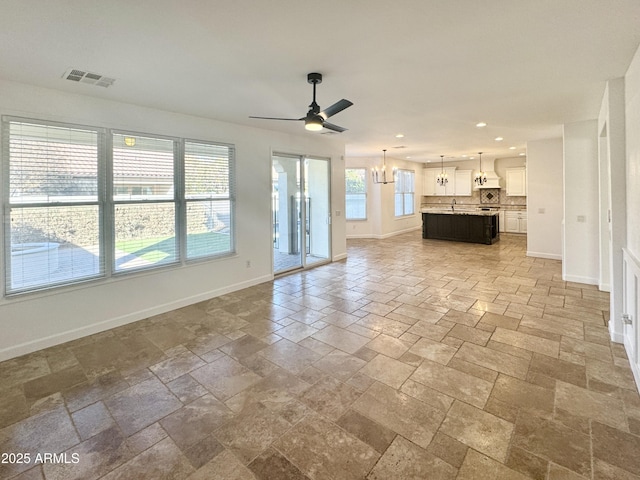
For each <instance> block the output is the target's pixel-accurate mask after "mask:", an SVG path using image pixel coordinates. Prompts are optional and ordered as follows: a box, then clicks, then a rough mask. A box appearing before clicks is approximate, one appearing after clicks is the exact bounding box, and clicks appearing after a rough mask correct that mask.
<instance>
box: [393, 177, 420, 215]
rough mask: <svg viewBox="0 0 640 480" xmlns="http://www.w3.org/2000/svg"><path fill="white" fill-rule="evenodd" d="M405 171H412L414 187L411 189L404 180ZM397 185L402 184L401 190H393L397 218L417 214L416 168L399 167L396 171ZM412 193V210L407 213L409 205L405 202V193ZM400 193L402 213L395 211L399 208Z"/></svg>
mask: <svg viewBox="0 0 640 480" xmlns="http://www.w3.org/2000/svg"><path fill="white" fill-rule="evenodd" d="M405 173H410V174H411V178H412V181H411V185H412V186H413V188H411V189H408V190H407V189H406V185H405V182H404V174H405ZM396 185H399V186H400V191H396V189H395V188H394V192H393V198H394V205H393V207H394V208H393V212H394V216H395V218H402V217H410V216H414V215H415V214H416V205H415V204H416V192H415V186H416V172H415V170H408V169H401V168H399V169H398V170H397V172H396ZM409 194H410V195H411V212H409V213H407V205H406V202H405V195H409ZM398 195H400V198H402V205H401V206H402V213H401V214H399V215H398V214H396V213H395V212H396V211H397V210H398V208H397V207H398V204H397V201H398V197H397V196H398Z"/></svg>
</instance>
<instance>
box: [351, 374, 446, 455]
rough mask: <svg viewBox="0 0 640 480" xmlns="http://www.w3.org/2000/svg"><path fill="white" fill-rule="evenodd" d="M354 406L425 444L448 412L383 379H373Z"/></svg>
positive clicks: (416, 441) (404, 435)
mask: <svg viewBox="0 0 640 480" xmlns="http://www.w3.org/2000/svg"><path fill="white" fill-rule="evenodd" d="M352 408H353V410H355V411H357V412H359V413H361V414H362V415H364V416H366V417H368V418H370V419H371V420H373V421H375V422H377V423H379V424H380V425H382V426H384V427H386V428H388V429H390V430H393V431H394V432H396V433H399V434H400V435H402V436H403V437H405V438H407V439H409V440H411V441H412V442H413V443H415V444H417V445H420V446H421V447H422V448H426V447H427V446H428V445H429V443H431V440H432V438H433V435H434V434H435V432H436V430H437V429H438V427H439V426H440V423H441V422H442V419H443V418H444V416H445V413H444V412H443V411H440V410H438V409H436V408H434V407H431V406H429V405H426V404H424V403H422V402H420V401H418V400H416V399H415V398H413V397H410V396H409V395H406V394H404V393H401V392H398V391H397V390H395V389H393V388H391V387H388V386H386V385H383V384H381V383H374V384H373V385H372V386H371V387H370V388H369V389H368V390H367V391H366V392H365V393H364V394H363V395H362V396H361V397H360V398H359V399H358V400H356V401H355V402H354V404H353V407H352Z"/></svg>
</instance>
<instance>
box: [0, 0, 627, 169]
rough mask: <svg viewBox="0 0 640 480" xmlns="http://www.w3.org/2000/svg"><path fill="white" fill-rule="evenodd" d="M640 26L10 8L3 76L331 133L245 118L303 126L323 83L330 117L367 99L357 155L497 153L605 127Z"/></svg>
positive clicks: (495, 18) (430, 1)
mask: <svg viewBox="0 0 640 480" xmlns="http://www.w3.org/2000/svg"><path fill="white" fill-rule="evenodd" d="M639 26H640V1H638V0H607V1H605V0H535V1H525V0H484V1H479V0H400V1H396V2H391V1H388V0H387V1H382V0H322V1H310V0H268V1H258V0H253V1H246V0H245V1H243V0H235V1H233V0H218V1H212V0H183V1H179V2H178V1H176V0H135V1H132V0H103V1H100V2H99V1H78V0H76V1H72V0H66V1H63V0H47V1H42V0H2V4H1V5H0V77H3V78H6V79H8V80H14V81H19V82H24V83H29V84H34V85H38V86H43V87H48V88H53V89H59V90H64V91H68V92H75V93H79V94H82V95H91V96H96V97H103V98H108V99H113V100H118V101H123V102H129V103H134V104H139V105H144V106H149V107H155V108H160V109H164V110H170V111H174V112H182V113H186V114H191V115H198V116H202V117H210V118H215V119H219V120H224V121H228V122H233V123H237V124H242V125H251V126H254V127H260V128H267V129H274V130H276V129H277V130H280V131H285V132H290V133H303V134H306V135H318V133H311V132H306V131H305V130H304V127H303V124H302V122H277V121H268V120H254V119H249V118H248V117H249V115H258V116H276V117H279V116H283V117H301V116H304V115H305V114H306V111H307V109H308V105H309V103H310V102H311V95H312V90H311V88H312V87H311V85H309V84H308V83H307V81H306V75H307V73H309V72H320V73H322V74H323V75H324V82H323V83H322V84H321V85H319V86H318V103H319V104H320V106H321V107H322V108H324V107H327V106H329V105H330V104H332V103H334V102H336V101H337V100H339V99H341V98H346V99H349V100H351V101H352V102H354V106H352V107H351V108H349V109H347V110H345V111H343V112H341V113H339V114H338V115H336V116H334V117H332V118H331V120H330V122H331V123H334V124H337V125H340V126H344V127H346V128H348V129H349V130H348V131H346V132H344V133H342V134H340V135H341V136H342V139H343V140H344V141H345V142H346V149H347V155H350V156H378V155H380V154H381V150H382V149H383V148H386V149H388V156H394V157H398V158H403V157H406V156H411V157H412V160H415V161H426V160H437V159H439V155H440V154H444V155H446V156H447V157H458V158H460V156H461V155H463V154H473V153H475V152H477V151H480V150H481V151H484V152H486V157H488V158H492V157H493V158H495V157H507V156H515V155H517V154H518V153H520V152H524V148H525V145H526V142H527V141H528V140H534V139H540V138H548V137H554V136H560V135H561V125H562V124H563V123H569V122H573V121H580V120H585V119H589V118H596V117H597V115H598V111H599V107H600V102H601V98H602V93H603V89H604V82H605V81H606V80H607V79H609V78H615V77H620V76H623V75H624V73H625V71H626V69H627V67H628V65H629V63H630V61H631V58H632V56H633V54H634V52H635V50H636V49H637V47H638V44H640V28H638V27H639ZM70 67H74V68H80V69H85V70H88V71H92V72H95V73H99V74H103V75H106V76H109V77H115V78H116V82H115V84H114V85H113V86H111V87H109V88H108V89H104V88H100V87H95V86H89V85H83V84H78V83H75V82H70V81H68V80H63V79H62V78H61V76H62V74H63V73H64V72H65V71H66V70H67V69H68V68H70ZM479 121H485V122H487V124H488V126H487V127H486V128H483V129H480V128H476V127H475V124H476V123H477V122H479ZM397 133H403V134H404V135H405V137H404V138H402V139H397V138H395V135H396V134H397ZM496 136H502V137H504V141H503V142H496V141H494V138H495V137H496ZM398 146H405V147H406V148H404V149H396V147H398ZM511 146H514V147H516V150H509V147H511Z"/></svg>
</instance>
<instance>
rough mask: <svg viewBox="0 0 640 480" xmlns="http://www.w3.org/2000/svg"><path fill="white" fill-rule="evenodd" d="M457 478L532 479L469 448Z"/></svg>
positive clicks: (461, 479)
mask: <svg viewBox="0 0 640 480" xmlns="http://www.w3.org/2000/svg"><path fill="white" fill-rule="evenodd" d="M456 480H531V478H530V477H528V476H525V475H523V474H521V473H519V472H516V471H515V470H512V469H510V468H509V467H506V466H504V465H503V464H502V463H500V462H497V461H495V460H493V459H492V458H489V457H487V456H486V455H483V454H481V453H478V452H476V451H475V450H471V449H469V451H468V452H467V456H466V457H465V459H464V463H463V464H462V467H460V471H459V473H458V476H457V477H456Z"/></svg>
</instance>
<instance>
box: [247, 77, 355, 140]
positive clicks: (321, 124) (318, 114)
mask: <svg viewBox="0 0 640 480" xmlns="http://www.w3.org/2000/svg"><path fill="white" fill-rule="evenodd" d="M307 82H309V83H310V84H312V85H313V102H311V105H309V111H308V112H307V114H306V115H305V116H304V117H301V118H277V117H251V116H250V117H249V118H259V119H263V120H290V121H302V120H304V128H306V129H307V130H311V131H319V130H322V129H323V128H326V129H328V130H333V131H334V132H338V133H340V132H344V131H345V130H346V128H344V127H339V126H338V125H334V124H332V123H329V122H327V121H326V120H327V118H329V117H332V116H334V115H335V114H336V113H340V112H341V111H342V110H344V109H345V108H349V107H350V106H351V105H353V102H350V101H349V100H345V99H344V98H343V99H342V100H340V101H338V102H336V103H334V104H333V105H331V106H330V107H327V108H325V109H324V110H322V111H320V105H318V104H317V103H316V85H317V84H319V83H322V74H321V73H310V74H308V75H307Z"/></svg>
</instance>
